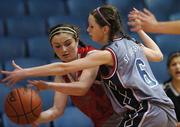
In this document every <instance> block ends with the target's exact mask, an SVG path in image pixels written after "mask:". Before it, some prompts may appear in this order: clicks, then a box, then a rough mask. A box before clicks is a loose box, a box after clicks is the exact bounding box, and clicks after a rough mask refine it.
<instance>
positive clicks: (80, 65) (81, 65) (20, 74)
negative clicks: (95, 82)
mask: <svg viewBox="0 0 180 127" xmlns="http://www.w3.org/2000/svg"><path fill="white" fill-rule="evenodd" d="M102 64H107V65H111V66H112V65H113V58H112V55H111V53H110V52H109V51H106V50H103V51H102V50H101V51H96V52H94V53H91V54H89V55H88V56H86V57H85V58H81V59H78V60H74V61H72V62H68V63H61V62H57V63H52V64H48V65H43V66H38V67H32V68H26V69H22V70H14V71H1V73H3V74H5V75H6V76H7V77H6V78H5V79H3V80H2V81H3V82H6V83H7V84H9V85H10V84H15V83H17V82H18V81H20V80H22V79H25V78H27V77H38V76H53V75H59V76H60V75H61V76H62V75H65V74H68V73H70V72H77V71H80V70H83V69H87V68H92V67H97V66H99V65H102Z"/></svg>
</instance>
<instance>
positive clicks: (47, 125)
mask: <svg viewBox="0 0 180 127" xmlns="http://www.w3.org/2000/svg"><path fill="white" fill-rule="evenodd" d="M2 118H3V123H4V126H3V127H32V126H31V125H18V124H15V123H13V122H12V121H11V120H10V119H9V118H8V117H7V115H6V114H5V113H4V114H3V115H2ZM38 127H51V126H50V123H45V124H44V123H43V124H40V125H39V126H38Z"/></svg>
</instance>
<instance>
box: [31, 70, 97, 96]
mask: <svg viewBox="0 0 180 127" xmlns="http://www.w3.org/2000/svg"><path fill="white" fill-rule="evenodd" d="M97 72H98V68H90V69H85V70H83V72H82V74H81V76H80V78H79V80H78V81H76V82H70V83H63V82H61V83H59V82H45V81H39V80H34V81H29V83H30V84H32V85H34V86H36V87H37V88H38V89H40V90H46V89H52V90H55V91H58V92H61V93H64V94H67V95H73V96H83V95H85V94H86V93H87V91H88V90H89V88H90V87H91V86H92V84H93V82H94V80H95V78H96V76H97Z"/></svg>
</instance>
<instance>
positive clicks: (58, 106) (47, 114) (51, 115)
mask: <svg viewBox="0 0 180 127" xmlns="http://www.w3.org/2000/svg"><path fill="white" fill-rule="evenodd" d="M66 103H67V95H65V94H62V93H60V92H55V96H54V104H53V107H51V108H50V109H48V110H46V111H43V112H41V114H40V116H39V118H38V120H37V121H36V122H37V123H46V122H50V121H52V120H54V119H56V118H57V117H60V116H61V115H63V113H64V109H65V107H66Z"/></svg>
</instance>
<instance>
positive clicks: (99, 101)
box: [63, 46, 113, 127]
mask: <svg viewBox="0 0 180 127" xmlns="http://www.w3.org/2000/svg"><path fill="white" fill-rule="evenodd" d="M92 50H94V48H93V47H91V46H87V47H81V48H79V49H78V55H79V58H82V57H85V56H86V54H87V53H88V52H89V51H92ZM77 75H78V77H79V76H80V75H81V71H79V72H77ZM63 78H64V80H65V81H66V82H71V81H72V77H71V76H70V75H65V76H63ZM71 98H72V101H73V103H74V105H75V106H77V107H78V108H79V109H80V110H81V111H82V112H84V113H85V114H86V115H87V116H89V117H90V118H91V119H92V120H93V122H94V124H95V127H102V125H103V123H104V122H105V121H106V120H107V119H108V118H109V117H110V116H111V115H112V114H113V109H112V105H111V103H110V100H109V99H108V97H107V96H106V93H105V91H104V90H103V87H102V86H101V84H93V85H92V86H91V88H90V89H89V91H88V92H87V93H86V95H84V96H71Z"/></svg>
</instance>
